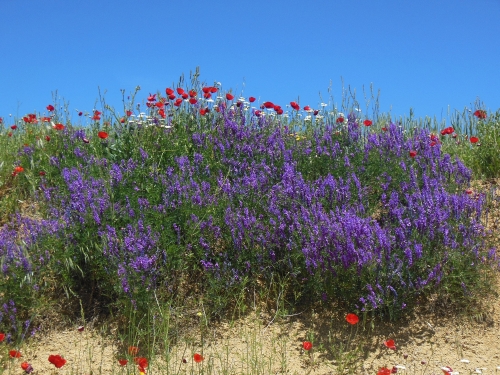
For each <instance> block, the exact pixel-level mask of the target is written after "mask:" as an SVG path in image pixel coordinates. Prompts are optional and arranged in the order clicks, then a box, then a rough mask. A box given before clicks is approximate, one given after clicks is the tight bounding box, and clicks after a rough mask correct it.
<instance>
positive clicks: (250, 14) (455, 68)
mask: <svg viewBox="0 0 500 375" xmlns="http://www.w3.org/2000/svg"><path fill="white" fill-rule="evenodd" d="M499 19H500V1H498V0H475V1H466V0H439V1H435V0H432V1H430V0H420V1H406V0H358V1H353V0H346V1H344V0H342V1H336V0H316V1H314V0H313V1H307V2H306V1H293V0H288V1H281V0H274V1H271V0H266V1H262V0H253V1H249V2H241V1H226V0H214V1H205V0H203V1H202V0H192V1H169V0H160V1H154V2H153V1H152V2H146V1H139V0H120V1H105V0H99V1H97V0H86V1H76V0H70V1H68V0H43V1H33V0H16V1H7V0H0V49H1V58H0V117H4V119H6V123H7V125H8V123H9V121H10V120H9V114H12V116H13V117H15V116H17V117H20V116H23V115H25V114H27V113H32V112H33V111H36V112H42V113H43V111H45V107H46V106H47V105H48V104H51V103H54V101H53V99H52V93H53V92H55V91H56V90H57V93H58V97H61V98H62V99H64V100H66V101H67V102H69V109H70V110H71V111H72V112H73V113H74V115H75V116H76V109H78V110H82V111H90V110H92V109H93V108H97V109H99V108H100V105H99V104H98V105H97V106H95V103H96V101H97V100H98V98H99V92H98V87H100V89H101V92H106V94H105V99H106V102H107V103H109V104H110V105H112V106H114V107H115V108H117V109H120V108H122V105H121V92H120V89H125V90H126V92H127V93H130V92H132V91H133V90H134V88H135V87H136V86H137V85H139V86H140V87H141V88H142V90H141V91H140V92H139V94H138V96H137V100H136V102H137V101H143V100H145V99H146V98H147V96H148V94H149V93H150V92H151V93H155V92H157V91H160V92H161V93H164V92H165V88H166V87H169V86H172V85H173V84H176V83H177V82H178V81H179V77H180V76H181V75H182V74H184V75H185V77H186V78H187V80H188V79H189V73H190V71H193V72H194V70H195V69H196V67H197V66H199V67H200V80H201V81H205V82H207V83H208V84H210V85H211V84H213V83H214V82H221V83H222V85H223V89H225V90H228V89H232V91H233V92H234V93H235V94H237V95H240V94H242V95H243V96H245V97H248V96H255V97H257V98H258V99H259V100H260V102H261V103H262V102H264V101H267V100H269V101H272V102H274V103H275V104H279V105H281V106H284V105H286V104H288V103H289V102H290V101H292V100H295V101H296V100H297V99H298V98H299V97H300V105H301V106H305V105H310V106H311V107H313V108H316V107H318V105H319V103H320V102H321V99H320V93H321V95H322V98H323V101H324V102H328V101H330V103H331V100H330V98H329V97H330V95H332V96H333V101H334V103H336V104H337V105H338V106H340V102H341V98H342V79H343V82H344V86H345V87H346V88H347V87H348V86H350V88H351V90H352V91H354V90H355V91H356V97H357V99H358V101H359V102H360V104H361V109H362V110H363V111H364V112H366V109H365V104H366V103H365V100H364V94H363V87H364V88H365V90H366V91H367V92H368V94H369V88H370V85H371V84H372V85H373V88H374V90H375V91H376V92H377V91H379V90H380V112H382V113H387V112H389V111H390V112H391V114H392V115H393V116H400V115H408V114H409V110H410V107H411V108H413V110H414V113H415V115H416V116H417V117H425V116H430V117H434V116H436V117H437V118H438V119H442V118H446V117H447V111H448V108H450V110H451V111H454V110H459V111H462V110H463V109H464V107H466V106H467V107H469V108H470V107H472V106H471V104H473V103H474V102H475V101H476V99H478V98H479V99H480V100H481V101H482V102H483V103H484V108H485V109H487V110H490V111H496V110H497V109H499V108H500V69H499V68H498V66H500V63H499V61H500V38H499V36H500V22H498V20H499ZM329 87H330V92H329ZM368 117H370V114H368Z"/></svg>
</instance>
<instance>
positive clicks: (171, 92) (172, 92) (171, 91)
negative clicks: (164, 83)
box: [165, 87, 174, 96]
mask: <svg viewBox="0 0 500 375" xmlns="http://www.w3.org/2000/svg"><path fill="white" fill-rule="evenodd" d="M165 93H166V94H167V95H168V96H170V95H174V90H172V89H171V88H170V87H167V88H166V89H165Z"/></svg>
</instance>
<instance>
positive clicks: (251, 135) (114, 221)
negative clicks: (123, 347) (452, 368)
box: [0, 85, 498, 336]
mask: <svg viewBox="0 0 500 375" xmlns="http://www.w3.org/2000/svg"><path fill="white" fill-rule="evenodd" d="M217 95H219V96H217ZM131 103H133V101H131ZM131 103H129V104H125V105H124V111H123V114H118V113H116V112H115V111H114V110H112V109H110V108H109V107H105V108H103V109H102V110H101V111H98V110H93V111H92V112H91V113H89V114H88V119H89V121H90V124H89V125H87V126H76V125H74V124H73V123H72V122H71V121H70V120H69V119H67V120H63V115H64V113H63V112H61V113H59V112H58V109H57V108H56V107H57V106H56V107H54V105H53V104H55V103H52V104H49V105H48V106H47V111H48V113H46V116H44V115H41V114H29V115H27V116H26V117H24V118H23V120H22V121H21V122H19V123H18V125H10V124H5V127H4V130H3V133H2V141H1V142H2V147H4V146H5V147H10V149H12V150H15V155H12V160H10V162H12V164H11V165H7V163H8V162H9V160H7V163H5V164H3V165H2V168H3V170H5V168H7V169H8V173H4V177H5V178H4V180H3V186H4V187H8V188H9V189H11V191H15V192H16V194H17V195H16V196H17V197H18V201H23V202H29V203H31V204H32V205H35V206H36V214H32V215H26V214H23V213H22V210H21V209H20V208H19V207H17V208H14V209H13V210H12V214H11V215H10V216H9V217H8V220H6V222H5V223H4V224H3V226H2V228H1V229H0V257H1V266H2V277H1V278H0V305H2V306H3V307H2V308H1V312H0V331H2V332H6V333H7V334H8V335H13V336H15V335H20V334H21V332H24V331H26V329H25V328H26V327H27V326H29V324H30V320H31V319H33V317H35V316H36V314H37V311H39V310H38V309H40V308H41V307H42V306H46V304H50V301H51V300H54V299H55V298H56V299H57V298H63V299H64V298H66V299H68V300H71V299H76V300H81V301H83V303H98V304H100V305H101V306H103V308H104V309H115V310H114V311H130V310H134V311H141V312H143V311H147V310H148V309H150V308H151V306H152V305H156V304H157V303H158V302H159V301H160V302H165V301H169V300H172V299H174V298H178V297H179V296H189V295H196V296H201V297H200V298H203V300H204V301H205V304H206V306H207V308H210V311H211V312H212V313H214V314H219V313H221V312H222V311H223V310H224V309H225V308H226V307H227V306H228V305H230V304H232V303H234V302H235V301H236V300H237V299H239V298H242V299H243V300H245V298H247V297H249V291H250V290H262V289H265V288H266V287H267V288H269V286H272V285H279V286H281V287H282V291H283V293H284V294H285V295H286V298H287V300H288V301H291V303H311V302H314V301H319V300H322V301H328V302H332V303H336V304H338V305H339V306H342V307H343V308H344V309H345V310H346V311H353V312H354V311H355V312H357V313H361V314H363V313H365V314H373V315H379V316H382V317H385V318H387V319H397V318H398V317H400V316H401V314H402V313H404V312H406V311H411V309H412V308H413V307H414V306H415V305H416V304H417V303H420V302H422V301H425V298H428V297H430V296H432V295H438V296H448V297H450V298H451V299H452V300H455V301H460V300H462V301H463V300H465V301H466V300H467V298H469V297H472V296H473V295H474V290H475V288H476V287H477V285H479V284H480V279H481V278H482V277H484V275H485V273H486V272H487V271H488V270H489V269H490V266H491V265H492V264H493V263H495V262H498V259H497V255H496V253H495V249H494V248H493V249H490V248H489V247H488V246H487V242H486V241H485V233H486V232H485V229H484V227H483V226H482V224H481V221H480V218H481V215H482V211H483V208H484V203H485V197H484V196H483V195H480V194H476V193H475V192H474V191H472V189H471V188H470V182H471V171H470V170H469V169H468V168H466V167H465V165H464V164H463V162H462V161H461V160H459V159H458V158H457V157H451V156H450V155H449V154H447V153H444V152H443V150H442V148H443V144H444V143H446V142H454V140H453V139H452V138H451V137H452V134H454V129H453V128H451V127H448V128H444V129H440V133H437V134H435V133H431V132H429V131H428V130H425V129H406V128H404V127H402V126H401V124H399V123H397V122H391V121H385V120H383V119H382V120H379V121H376V120H375V119H373V118H366V117H363V116H361V115H360V112H357V111H354V110H352V111H346V115H344V114H343V113H340V112H338V111H337V110H334V111H330V112H329V111H328V110H327V109H326V108H325V107H323V106H322V107H320V108H318V109H313V108H310V107H309V106H306V107H301V106H300V105H299V104H298V103H296V102H291V103H290V106H289V111H288V106H287V108H285V109H283V108H282V107H281V106H279V105H277V104H275V103H272V102H269V101H267V102H263V103H257V102H256V99H255V98H253V97H249V98H240V99H236V98H235V97H234V96H233V95H232V94H231V93H230V92H228V93H221V92H220V91H219V90H218V88H217V87H216V86H206V85H204V86H203V85H199V86H198V87H195V86H194V87H192V88H182V87H177V88H167V89H166V90H165V91H164V92H161V93H157V94H150V95H149V97H148V98H147V100H146V101H145V104H146V111H145V112H143V113H142V112H140V109H141V108H140V106H134V105H133V104H131ZM252 105H255V107H253V108H252V107H251V106H252ZM285 111H286V113H284V112H285ZM302 114H304V115H305V116H304V118H302V117H301V115H302ZM80 115H82V113H80ZM485 117H486V115H485V112H484V111H480V110H478V111H476V113H475V118H476V120H477V121H482V120H484V118H485ZM82 118H84V117H82ZM478 140H479V139H478V138H477V137H474V136H472V137H469V138H468V140H467V141H468V143H467V147H476V143H477V142H478ZM23 325H24V326H23ZM24 334H25V333H23V335H24Z"/></svg>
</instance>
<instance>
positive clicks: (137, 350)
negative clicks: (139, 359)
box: [128, 346, 139, 355]
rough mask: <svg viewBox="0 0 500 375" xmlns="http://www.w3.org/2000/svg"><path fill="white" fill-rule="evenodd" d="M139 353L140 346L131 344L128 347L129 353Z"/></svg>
mask: <svg viewBox="0 0 500 375" xmlns="http://www.w3.org/2000/svg"><path fill="white" fill-rule="evenodd" d="M137 353H139V348H138V347H137V346H129V347H128V354H130V355H136V354H137Z"/></svg>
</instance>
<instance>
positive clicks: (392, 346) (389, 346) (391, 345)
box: [384, 339, 396, 350]
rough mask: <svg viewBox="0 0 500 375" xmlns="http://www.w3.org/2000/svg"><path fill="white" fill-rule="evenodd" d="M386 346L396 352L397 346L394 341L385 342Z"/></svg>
mask: <svg viewBox="0 0 500 375" xmlns="http://www.w3.org/2000/svg"><path fill="white" fill-rule="evenodd" d="M384 345H385V346H386V347H388V348H389V349H392V350H396V345H395V344H394V340H392V339H390V340H387V341H384Z"/></svg>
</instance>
